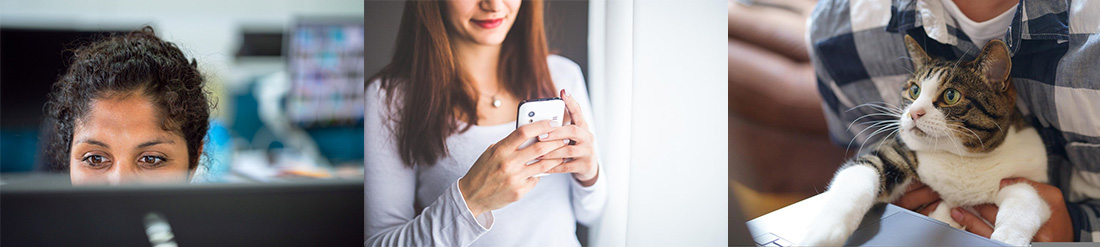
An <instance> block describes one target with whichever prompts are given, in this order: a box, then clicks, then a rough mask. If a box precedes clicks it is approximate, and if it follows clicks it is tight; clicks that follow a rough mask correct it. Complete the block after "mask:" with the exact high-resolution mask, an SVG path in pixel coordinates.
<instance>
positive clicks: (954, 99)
mask: <svg viewBox="0 0 1100 247" xmlns="http://www.w3.org/2000/svg"><path fill="white" fill-rule="evenodd" d="M961 98H962V93H960V92H959V90H956V89H954V88H948V89H947V90H943V102H946V103H947V104H948V105H954V104H955V103H959V99H961Z"/></svg>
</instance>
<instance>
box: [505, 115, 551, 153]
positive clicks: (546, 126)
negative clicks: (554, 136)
mask: <svg viewBox="0 0 1100 247" xmlns="http://www.w3.org/2000/svg"><path fill="white" fill-rule="evenodd" d="M552 123H553V121H550V120H542V121H538V122H534V123H531V124H528V125H524V126H520V127H519V128H516V130H514V131H512V134H509V135H508V137H505V138H504V139H503V140H500V142H498V144H500V146H501V147H507V148H508V150H515V149H518V148H519V145H520V144H523V142H525V141H527V140H529V139H531V138H535V137H537V136H539V135H542V134H546V133H549V132H550V131H552V130H554V129H555V128H557V127H560V126H554V125H553V124H552ZM540 155H541V154H540Z"/></svg>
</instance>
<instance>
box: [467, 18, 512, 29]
mask: <svg viewBox="0 0 1100 247" xmlns="http://www.w3.org/2000/svg"><path fill="white" fill-rule="evenodd" d="M470 21H471V22H473V23H474V24H476V25H477V26H479V27H481V28H485V29H489V28H495V27H498V26H500V24H501V23H504V18H496V19H484V20H470Z"/></svg>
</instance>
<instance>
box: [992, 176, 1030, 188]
mask: <svg viewBox="0 0 1100 247" xmlns="http://www.w3.org/2000/svg"><path fill="white" fill-rule="evenodd" d="M1018 183H1028V184H1031V186H1032V187H1036V188H1038V186H1035V185H1036V184H1037V183H1036V182H1035V181H1031V180H1030V179H1026V178H1006V179H1001V188H1004V187H1005V186H1009V185H1013V184H1018Z"/></svg>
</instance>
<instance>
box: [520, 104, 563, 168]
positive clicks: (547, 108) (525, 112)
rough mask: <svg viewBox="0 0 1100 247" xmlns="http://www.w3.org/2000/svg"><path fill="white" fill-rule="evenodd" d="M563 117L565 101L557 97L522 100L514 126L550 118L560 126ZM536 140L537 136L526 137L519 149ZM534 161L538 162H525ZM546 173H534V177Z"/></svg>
mask: <svg viewBox="0 0 1100 247" xmlns="http://www.w3.org/2000/svg"><path fill="white" fill-rule="evenodd" d="M564 117H565V101H562V100H561V98H559V97H553V98H543V99H531V100H524V101H523V102H521V103H519V112H518V113H517V114H516V128H519V127H522V126H524V125H528V124H532V123H534V122H538V121H542V120H550V121H553V122H556V123H557V125H558V126H561V125H562V121H564ZM537 141H538V138H537V137H535V138H531V139H528V140H527V141H524V142H523V144H520V145H519V149H523V148H526V147H527V146H531V145H532V144H535V142H537ZM535 162H538V160H532V161H529V162H527V164H528V165H530V164H534V163H535ZM546 175H549V174H546V173H539V174H538V175H535V177H542V176H546Z"/></svg>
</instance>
